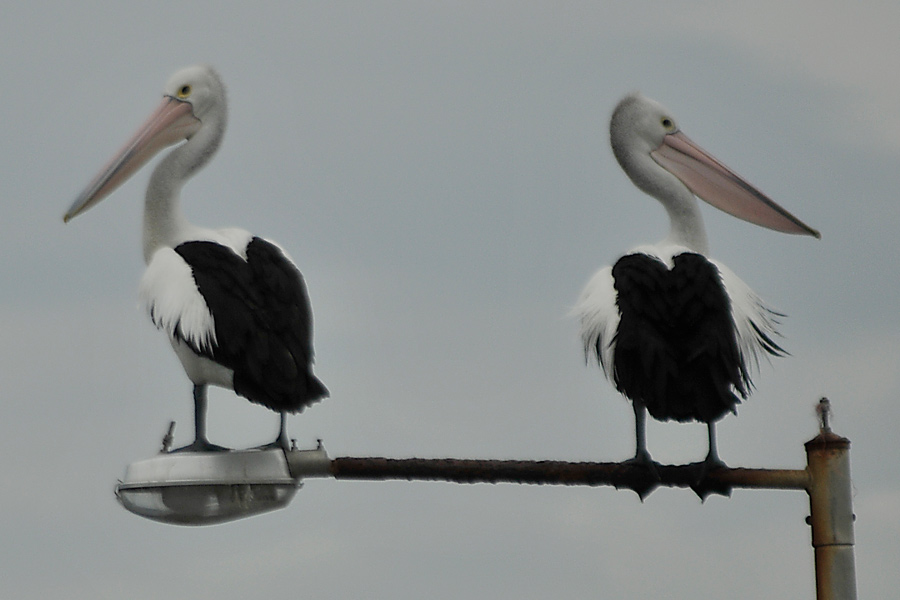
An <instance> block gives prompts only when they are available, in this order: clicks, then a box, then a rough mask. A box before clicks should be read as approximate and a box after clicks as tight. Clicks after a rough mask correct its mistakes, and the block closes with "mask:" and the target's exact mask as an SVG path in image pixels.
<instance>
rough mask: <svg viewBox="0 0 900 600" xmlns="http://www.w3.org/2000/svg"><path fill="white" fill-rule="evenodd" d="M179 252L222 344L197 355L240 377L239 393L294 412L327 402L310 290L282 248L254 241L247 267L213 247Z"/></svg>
mask: <svg viewBox="0 0 900 600" xmlns="http://www.w3.org/2000/svg"><path fill="white" fill-rule="evenodd" d="M175 252H177V253H178V254H179V255H180V256H181V257H182V258H183V259H184V260H185V262H187V264H188V265H190V267H191V270H192V272H193V276H194V281H195V282H196V283H197V289H198V290H199V291H200V293H201V294H202V295H203V298H204V300H205V301H206V304H207V306H208V307H209V310H210V312H211V313H212V315H213V320H214V322H215V333H216V343H215V344H214V345H213V347H212V348H211V349H208V350H206V351H204V352H198V353H200V354H203V355H204V356H206V357H207V358H210V359H211V360H214V361H215V362H217V363H219V364H221V365H223V366H225V367H228V368H229V369H231V370H233V371H234V391H235V392H236V393H238V394H240V395H241V396H244V397H246V398H247V399H249V400H251V401H252V402H256V403H258V404H262V405H264V406H266V407H268V408H271V409H272V410H276V411H290V412H297V411H300V410H303V408H305V407H306V406H308V405H310V404H312V403H314V402H316V401H318V400H320V399H322V398H324V397H327V396H328V390H327V389H326V388H325V386H324V385H323V384H322V382H320V381H319V380H318V379H317V378H316V376H315V375H313V373H312V363H313V347H312V311H311V309H310V305H309V297H308V296H307V293H306V285H305V284H304V282H303V277H302V275H301V274H300V272H299V271H298V270H297V268H296V267H295V266H294V265H293V263H291V262H290V261H289V260H288V259H287V258H286V257H285V256H284V254H283V253H282V252H281V250H280V249H279V248H278V247H277V246H275V245H273V244H271V243H269V242H267V241H265V240H263V239H261V238H257V237H254V238H253V239H252V240H251V241H250V243H249V244H248V245H247V259H246V260H244V259H243V258H242V257H240V256H238V255H237V254H235V253H234V252H233V251H232V250H231V249H230V248H227V247H225V246H222V245H221V244H217V243H214V242H205V241H194V242H185V243H183V244H181V245H179V246H177V247H176V248H175ZM196 350H197V349H196V348H195V351H196Z"/></svg>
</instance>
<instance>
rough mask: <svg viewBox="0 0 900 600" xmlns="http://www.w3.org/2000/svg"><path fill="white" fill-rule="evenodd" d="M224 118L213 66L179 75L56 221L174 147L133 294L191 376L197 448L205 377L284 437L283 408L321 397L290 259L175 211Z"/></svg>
mask: <svg viewBox="0 0 900 600" xmlns="http://www.w3.org/2000/svg"><path fill="white" fill-rule="evenodd" d="M226 121H227V109H226V99H225V86H224V85H223V84H222V80H221V79H220V78H219V75H218V73H216V71H215V70H214V69H212V68H211V67H208V66H203V65H201V66H194V67H188V68H186V69H182V70H181V71H178V72H177V73H176V74H175V75H173V76H172V78H171V79H170V80H169V82H168V83H167V84H166V87H165V92H164V95H163V101H162V103H161V104H160V105H159V107H158V108H157V109H156V111H155V112H154V113H153V114H152V115H150V117H149V118H148V120H147V121H146V122H145V123H144V125H143V126H141V128H140V129H139V130H138V132H137V133H136V134H135V135H134V137H133V138H132V139H131V140H130V141H129V142H128V143H127V144H126V145H125V147H124V148H122V150H121V151H120V152H119V153H118V154H117V155H116V156H115V157H114V158H113V159H112V160H111V161H110V162H109V163H108V164H107V166H106V167H104V168H103V170H102V171H101V172H100V174H99V175H97V176H96V177H95V178H94V180H93V181H91V183H90V184H89V185H88V186H87V188H86V189H85V190H84V191H83V192H82V193H81V195H80V196H78V198H77V199H76V200H75V202H74V203H73V204H72V206H71V208H69V210H68V212H67V213H66V215H65V217H64V221H66V222H68V221H69V220H70V219H72V218H73V217H75V216H77V215H79V214H81V213H82V212H84V211H85V210H87V209H89V208H90V207H92V206H94V205H95V204H97V203H98V202H100V201H101V200H102V199H103V198H105V197H106V196H108V195H110V194H111V193H112V192H113V191H114V190H115V189H116V188H118V187H119V186H120V185H121V184H122V183H124V182H125V181H126V180H127V179H128V178H129V177H130V176H131V175H132V174H134V173H135V172H136V171H137V170H138V169H140V167H141V166H143V165H144V164H146V163H147V162H148V161H149V160H150V159H151V158H153V156H155V155H156V153H158V152H159V151H160V150H162V149H164V148H166V147H168V146H172V145H175V144H181V145H179V146H178V147H177V148H175V149H174V150H172V151H171V152H169V154H168V155H167V156H166V157H165V158H163V159H162V160H161V161H160V163H159V165H158V166H157V167H156V168H155V169H154V171H153V174H152V175H151V177H150V184H149V186H148V188H147V194H146V198H145V201H144V226H143V246H144V260H145V261H146V263H147V270H146V271H145V273H144V276H143V278H142V279H141V283H140V296H141V299H142V301H143V302H144V303H145V305H146V307H147V309H148V311H149V313H150V318H151V319H152V320H153V323H154V324H155V325H156V326H157V327H158V328H160V329H162V330H164V331H165V332H166V333H167V334H168V335H169V340H170V341H171V343H172V347H173V348H174V350H175V353H176V354H177V355H178V358H179V359H180V360H181V364H182V365H183V366H184V370H185V372H186V373H187V376H188V378H189V379H190V380H191V382H192V383H193V384H194V429H195V437H194V442H193V443H192V444H190V445H189V446H187V447H186V448H184V449H188V450H196V451H203V450H212V449H219V447H218V446H214V445H212V444H210V442H209V440H208V439H207V436H206V402H207V395H206V390H207V386H208V385H216V386H220V387H224V388H228V389H231V390H234V391H235V392H236V393H237V394H239V395H241V396H244V397H245V398H247V399H248V400H250V401H251V402H254V403H257V404H261V405H263V406H265V407H267V408H270V409H272V410H273V411H276V412H279V413H281V428H280V433H279V437H278V440H277V443H278V444H281V445H286V444H287V433H286V423H285V413H288V412H291V413H294V412H299V411H302V410H303V409H304V408H305V407H307V406H309V405H310V404H312V403H314V402H317V401H318V400H321V399H322V398H324V397H327V396H328V390H326V389H325V386H324V385H323V384H322V383H321V382H320V381H319V380H318V379H317V378H316V376H315V375H313V372H312V362H313V347H312V312H311V310H310V305H309V299H308V297H307V292H306V285H305V283H304V281H303V277H302V276H301V274H300V272H299V271H298V270H297V267H296V266H294V263H293V262H292V261H291V259H290V258H288V256H287V255H286V254H285V253H284V251H282V250H281V248H279V247H278V246H277V245H275V244H273V243H272V242H268V241H266V240H264V239H262V238H258V237H255V236H253V235H251V234H250V233H249V232H247V231H244V230H241V229H205V228H202V227H197V226H196V225H193V224H191V223H189V222H188V221H187V219H186V218H185V217H184V215H183V213H182V211H181V207H180V202H179V199H180V192H181V187H182V186H183V184H184V183H185V182H186V181H187V180H188V178H190V177H191V176H192V175H194V174H195V173H196V172H197V171H198V170H200V169H201V168H202V167H203V166H205V165H206V164H207V163H208V162H209V161H210V159H211V158H212V157H213V155H214V154H215V152H216V150H217V149H218V147H219V144H220V143H221V141H222V136H223V134H224V132H225V125H226ZM182 142H183V143H182Z"/></svg>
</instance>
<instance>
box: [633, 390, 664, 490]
mask: <svg viewBox="0 0 900 600" xmlns="http://www.w3.org/2000/svg"><path fill="white" fill-rule="evenodd" d="M631 406H632V408H634V437H635V446H636V448H635V451H634V458H632V459H631V460H627V461H625V463H626V464H630V465H635V466H638V467H642V469H641V470H640V471H638V472H637V473H635V475H634V477H633V478H632V483H631V489H632V490H634V492H635V493H636V494H637V495H638V496H639V497H640V499H641V500H642V501H643V499H644V498H646V497H647V495H648V494H649V493H650V492H652V491H653V490H654V489H656V487H657V486H658V485H659V471H657V470H656V463H655V462H653V459H651V458H650V453H649V452H647V434H646V428H647V408H646V407H645V406H644V403H643V402H641V401H639V400H632V402H631Z"/></svg>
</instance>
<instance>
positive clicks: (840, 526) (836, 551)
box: [806, 398, 856, 600]
mask: <svg viewBox="0 0 900 600" xmlns="http://www.w3.org/2000/svg"><path fill="white" fill-rule="evenodd" d="M818 411H819V416H820V431H819V435H817V436H816V437H815V438H813V439H811V440H810V441H808V442H806V459H807V465H808V469H809V475H810V481H809V488H808V492H809V508H810V525H811V526H812V546H813V549H814V552H815V559H816V598H817V600H856V565H855V560H854V557H853V541H854V540H853V519H854V517H853V500H852V488H851V485H850V440H848V439H846V438H843V437H841V436H839V435H835V434H834V433H833V432H832V431H831V427H830V426H829V423H828V420H829V403H828V399H827V398H823V399H822V400H821V401H820V402H819V407H818Z"/></svg>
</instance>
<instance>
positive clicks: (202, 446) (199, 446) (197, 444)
mask: <svg viewBox="0 0 900 600" xmlns="http://www.w3.org/2000/svg"><path fill="white" fill-rule="evenodd" d="M230 451H231V449H230V448H225V447H224V446H217V445H215V444H210V443H209V440H205V439H204V440H194V441H193V442H192V443H190V444H188V445H187V446H182V447H181V448H176V449H175V450H172V452H230Z"/></svg>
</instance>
